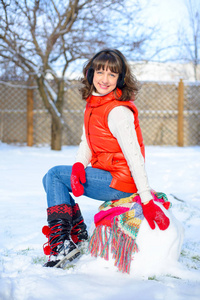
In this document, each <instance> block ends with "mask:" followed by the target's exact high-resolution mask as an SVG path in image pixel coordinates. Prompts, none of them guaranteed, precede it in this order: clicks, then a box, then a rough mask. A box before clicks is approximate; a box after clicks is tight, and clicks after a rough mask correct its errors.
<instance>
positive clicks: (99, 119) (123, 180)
mask: <svg viewBox="0 0 200 300" xmlns="http://www.w3.org/2000/svg"><path fill="white" fill-rule="evenodd" d="M116 106H127V107H129V108H130V109H131V110H132V112H133V113H134V119H135V122H134V125H135V130H136V134H137V138H138V142H139V145H140V148H141V153H142V155H143V156H144V144H143V138H142V133H141V129H140V126H139V119H138V110H137V108H136V106H135V104H134V103H133V101H119V100H116V99H115V95H114V92H111V93H109V94H108V95H106V96H103V97H101V96H90V97H89V98H88V99H87V105H86V110H85V115H84V124H85V133H86V138H87V142H88V145H89V147H90V149H91V151H92V159H91V165H92V167H93V168H98V169H103V170H106V171H109V172H110V173H111V175H112V177H113V179H112V181H111V184H110V187H112V188H114V189H117V190H120V191H123V192H127V193H136V192H137V188H136V185H135V182H134V180H133V178H132V176H131V172H130V170H129V167H128V165H127V162H126V159H125V157H124V155H123V153H122V151H121V148H120V146H119V144H118V141H117V139H116V138H115V137H114V136H113V135H112V133H111V132H110V130H109V127H108V114H109V112H110V111H111V110H112V109H113V108H114V107H116Z"/></svg>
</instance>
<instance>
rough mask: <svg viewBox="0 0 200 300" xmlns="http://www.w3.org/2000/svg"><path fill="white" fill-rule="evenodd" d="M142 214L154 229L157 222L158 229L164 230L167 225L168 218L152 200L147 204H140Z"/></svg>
mask: <svg viewBox="0 0 200 300" xmlns="http://www.w3.org/2000/svg"><path fill="white" fill-rule="evenodd" d="M142 208H143V214H144V217H145V218H146V220H147V222H148V223H149V226H150V227H151V229H155V223H154V222H156V223H157V225H158V227H159V228H160V230H165V229H167V228H168V226H169V223H170V222H169V218H168V217H166V216H165V214H164V212H163V211H162V209H161V208H160V207H159V206H158V205H156V204H155V203H154V202H153V200H151V201H149V203H147V204H142Z"/></svg>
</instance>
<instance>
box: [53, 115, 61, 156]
mask: <svg viewBox="0 0 200 300" xmlns="http://www.w3.org/2000/svg"><path fill="white" fill-rule="evenodd" d="M61 148H62V126H61V125H60V123H59V122H57V120H55V119H54V118H52V124H51V149H52V150H57V151H59V150H61Z"/></svg>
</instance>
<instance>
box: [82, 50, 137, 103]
mask: <svg viewBox="0 0 200 300" xmlns="http://www.w3.org/2000/svg"><path fill="white" fill-rule="evenodd" d="M110 51H111V52H110ZM112 51H114V52H117V53H119V56H118V55H117V54H116V53H114V52H112ZM120 56H121V57H122V58H123V61H124V64H125V78H124V85H123V87H122V89H121V91H122V94H121V96H119V93H117V89H115V96H116V99H117V100H121V101H128V100H135V96H136V95H137V93H138V91H139V83H138V81H137V79H136V78H135V76H134V75H133V74H132V73H131V69H130V66H129V64H128V62H127V60H126V58H125V57H124V55H123V54H122V53H121V52H120V51H119V50H116V49H105V50H102V51H100V53H99V55H97V56H96V57H95V58H94V59H93V58H91V59H90V60H89V61H88V62H87V63H86V64H85V66H84V68H83V76H84V77H83V78H81V80H80V81H81V83H82V86H81V88H80V92H81V95H82V98H83V100H86V99H87V98H88V97H89V96H91V95H92V92H94V91H96V90H95V87H94V85H93V84H90V83H89V82H88V80H87V72H88V69H89V68H90V67H91V65H92V68H93V69H94V70H100V69H103V70H104V68H105V66H106V67H107V68H109V69H110V71H111V72H114V73H118V74H121V73H122V69H123V64H122V60H121V58H120Z"/></svg>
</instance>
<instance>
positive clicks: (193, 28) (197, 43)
mask: <svg viewBox="0 0 200 300" xmlns="http://www.w3.org/2000/svg"><path fill="white" fill-rule="evenodd" d="M185 6H186V9H187V15H188V19H186V20H185V21H184V22H182V24H181V28H180V32H179V40H180V45H181V50H182V54H181V58H182V60H184V61H186V62H191V63H192V65H193V70H194V78H195V80H199V79H200V78H198V74H197V67H198V65H199V64H200V5H199V1H198V0H185Z"/></svg>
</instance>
